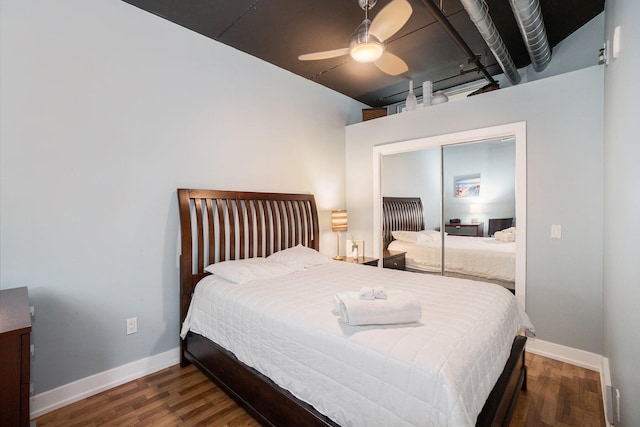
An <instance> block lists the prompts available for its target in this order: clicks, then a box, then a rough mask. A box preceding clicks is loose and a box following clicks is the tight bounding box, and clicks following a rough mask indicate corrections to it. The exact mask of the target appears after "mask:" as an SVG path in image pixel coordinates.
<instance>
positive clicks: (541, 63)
mask: <svg viewBox="0 0 640 427" xmlns="http://www.w3.org/2000/svg"><path fill="white" fill-rule="evenodd" d="M509 3H511V9H513V14H514V16H515V17H516V21H517V22H518V27H520V33H521V34H522V39H523V40H524V44H525V45H526V46H527V50H528V51H529V57H530V58H531V64H532V65H533V69H534V70H536V71H538V72H540V71H542V70H544V69H545V68H547V65H549V62H550V61H551V49H550V48H549V40H548V39H547V31H546V30H545V28H544V21H543V20H542V10H541V9H540V2H539V1H538V0H509Z"/></svg>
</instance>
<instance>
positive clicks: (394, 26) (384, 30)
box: [369, 0, 413, 42]
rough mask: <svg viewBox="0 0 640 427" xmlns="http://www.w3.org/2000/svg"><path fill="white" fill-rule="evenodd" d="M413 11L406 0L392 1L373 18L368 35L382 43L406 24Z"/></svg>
mask: <svg viewBox="0 0 640 427" xmlns="http://www.w3.org/2000/svg"><path fill="white" fill-rule="evenodd" d="M411 13H413V9H412V8H411V5H410V4H409V2H408V1H407V0H394V1H392V2H391V3H389V4H388V5H386V6H385V7H383V8H382V10H381V11H380V12H378V14H377V15H376V17H375V18H373V21H372V22H371V27H369V33H371V34H373V35H374V36H376V37H377V38H378V40H380V41H381V42H384V41H385V40H387V39H388V38H389V37H391V36H392V35H394V34H395V33H397V32H398V31H399V30H400V28H402V27H403V26H404V24H406V23H407V21H408V20H409V18H410V17H411Z"/></svg>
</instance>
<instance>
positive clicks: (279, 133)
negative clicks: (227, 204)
mask: <svg viewBox="0 0 640 427" xmlns="http://www.w3.org/2000/svg"><path fill="white" fill-rule="evenodd" d="M0 31H1V32H0V43H1V45H0V48H1V54H2V57H1V61H0V63H1V65H0V67H1V68H0V121H1V123H2V126H1V129H0V219H1V222H0V236H1V237H0V251H1V254H2V256H1V258H0V287H1V288H3V289H4V288H10V287H16V286H24V285H27V286H29V292H30V296H31V300H32V304H33V305H34V306H35V310H36V317H35V323H34V328H33V336H34V342H35V345H36V356H35V359H34V362H33V370H32V381H33V382H34V384H35V390H36V393H41V392H43V391H47V390H51V389H53V388H55V387H58V386H61V385H64V384H67V383H70V382H72V381H74V380H77V379H81V378H84V377H87V376H89V375H92V374H96V373H98V372H102V371H105V370H108V369H110V368H114V367H117V366H120V365H122V364H125V363H127V362H131V361H134V360H139V359H142V358H145V357H148V356H151V355H154V354H158V353H161V352H163V351H166V350H169V349H172V348H175V347H176V346H178V343H179V338H178V267H177V256H178V246H177V244H178V208H177V197H176V188H178V187H188V188H189V187H190V188H217V189H229V190H252V191H289V192H304V193H313V194H315V196H316V199H317V201H318V208H319V210H320V214H321V217H320V220H321V224H320V227H321V248H322V250H324V251H326V253H327V254H333V251H334V248H335V233H332V232H331V229H330V226H329V216H330V214H329V211H330V210H331V209H336V208H344V205H345V196H344V162H343V158H344V126H345V124H346V123H348V122H349V121H350V120H353V118H357V117H360V114H361V108H363V105H361V104H359V103H356V102H354V101H353V100H351V99H349V98H347V97H345V96H343V95H341V94H338V93H336V92H333V91H330V90H328V89H326V88H324V87H321V86H319V85H317V84H315V83H312V82H310V81H308V80H305V79H302V78H299V77H297V76H294V75H293V74H291V73H288V72H285V71H283V70H282V69H279V68H276V67H274V66H271V65H270V64H267V63H265V62H263V61H260V60H258V59H255V58H252V57H250V56H248V55H246V54H244V53H242V52H240V51H237V50H234V49H230V48H228V47H226V46H224V45H221V44H219V43H217V42H214V41H212V40H210V39H207V38H205V37H203V36H200V35H198V34H196V33H193V32H190V31H188V30H186V29H183V28H180V27H178V26H176V25H174V24H171V23H169V22H167V21H165V20H163V19H161V18H158V17H156V16H154V15H152V14H149V13H146V12H143V11H141V10H140V9H138V8H135V7H133V6H130V5H128V4H126V3H124V2H121V1H117V0H100V1H91V2H88V1H85V0H61V1H55V2H52V1H24V0H2V1H0ZM273 100H278V103H277V105H274V104H273V102H272V101H273ZM134 316H137V317H138V333H137V334H134V335H130V336H127V335H126V334H125V331H126V329H125V319H127V318H129V317H134Z"/></svg>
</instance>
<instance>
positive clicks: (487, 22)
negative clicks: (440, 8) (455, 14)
mask: <svg viewBox="0 0 640 427" xmlns="http://www.w3.org/2000/svg"><path fill="white" fill-rule="evenodd" d="M460 3H462V6H463V7H464V8H465V10H466V11H467V13H468V14H469V17H470V18H471V21H472V22H473V23H474V24H475V25H476V27H477V28H478V31H479V32H480V34H481V35H482V37H483V38H484V40H485V42H486V43H487V46H489V49H491V52H492V53H493V56H494V57H495V58H496V60H497V61H498V64H499V65H500V68H502V71H504V74H505V75H506V76H507V78H508V79H509V81H510V82H511V83H512V84H514V85H515V84H518V83H520V74H518V69H517V68H516V65H515V64H514V63H513V59H511V55H509V51H508V50H507V47H506V46H505V45H504V42H503V41H502V37H500V34H498V30H497V29H496V26H495V24H494V23H493V20H492V19H491V16H489V8H488V6H487V4H486V3H485V2H484V0H460Z"/></svg>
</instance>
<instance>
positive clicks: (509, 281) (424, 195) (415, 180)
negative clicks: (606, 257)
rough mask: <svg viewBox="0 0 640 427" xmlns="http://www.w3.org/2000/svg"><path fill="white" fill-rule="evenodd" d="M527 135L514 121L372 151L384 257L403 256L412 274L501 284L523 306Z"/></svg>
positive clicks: (376, 215) (379, 246)
mask: <svg viewBox="0 0 640 427" xmlns="http://www.w3.org/2000/svg"><path fill="white" fill-rule="evenodd" d="M525 138H526V132H525V124H524V123H516V124H512V125H505V126H498V127H495V128H486V129H479V130H476V131H469V132H462V133H458V134H451V135H443V136H438V137H432V138H424V139H419V140H412V141H404V142H400V143H393V144H387V145H384V146H378V147H374V224H375V225H374V226H375V227H376V229H377V230H378V231H377V232H376V233H374V236H380V238H379V240H377V239H376V240H377V241H376V242H374V246H375V248H376V251H377V253H379V256H380V258H384V257H385V256H387V257H388V256H390V255H391V256H393V255H394V254H397V253H399V252H404V253H405V264H406V269H407V270H410V271H415V272H421V273H427V274H441V275H447V276H455V277H464V278H468V279H472V280H482V281H489V282H493V283H497V284H500V285H502V286H505V287H507V288H508V289H510V290H511V291H513V292H514V293H516V296H517V297H518V299H519V300H521V302H522V304H523V305H524V295H525V283H524V282H525V267H524V263H525V260H526V255H525V247H526V246H525V239H526V229H525V228H524V226H525V224H526V218H525V215H526V210H525V206H526V204H525V200H526V194H525V192H526V185H525V181H526V155H525V146H526V145H525V144H526V141H525ZM376 184H377V185H376ZM516 224H517V225H518V226H519V227H516ZM516 237H517V238H516Z"/></svg>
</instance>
